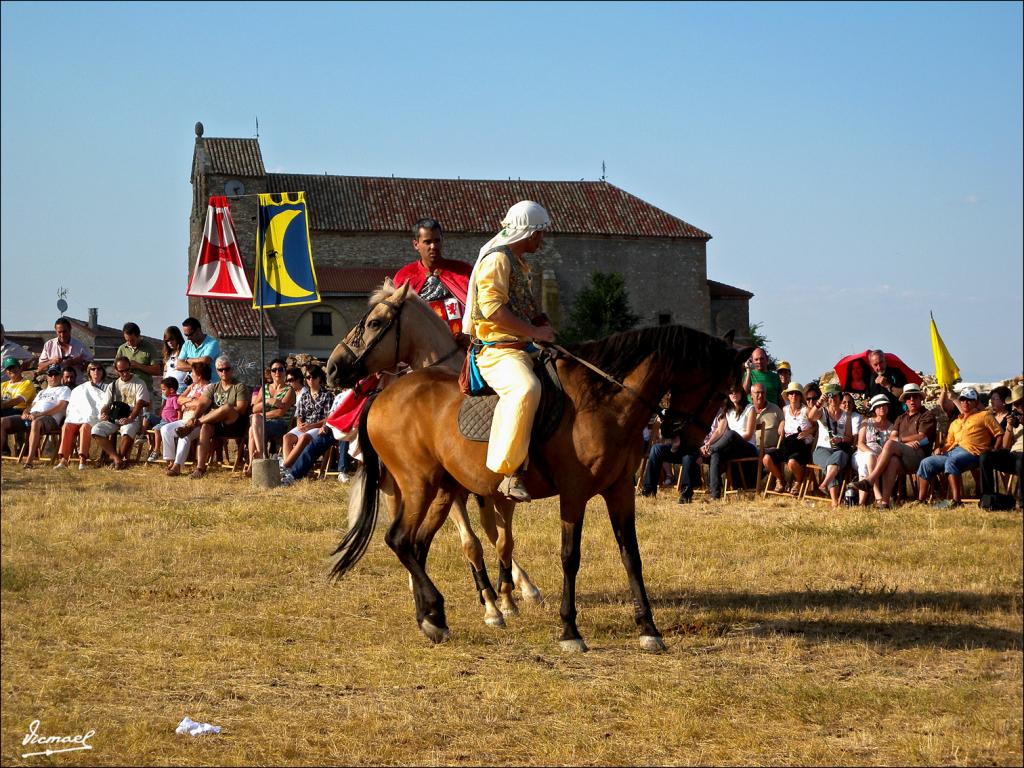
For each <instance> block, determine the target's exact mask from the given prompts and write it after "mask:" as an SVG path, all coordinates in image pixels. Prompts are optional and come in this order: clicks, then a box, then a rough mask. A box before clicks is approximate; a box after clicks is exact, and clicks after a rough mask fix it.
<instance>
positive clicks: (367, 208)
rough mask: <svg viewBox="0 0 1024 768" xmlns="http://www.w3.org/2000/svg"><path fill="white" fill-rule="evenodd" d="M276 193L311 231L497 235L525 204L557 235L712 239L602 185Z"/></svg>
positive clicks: (280, 187) (375, 180)
mask: <svg viewBox="0 0 1024 768" xmlns="http://www.w3.org/2000/svg"><path fill="white" fill-rule="evenodd" d="M267 188H268V190H270V191H272V192H300V191H304V192H305V193H306V199H307V200H309V202H310V227H311V228H312V229H315V230H334V231H347V232H407V231H408V230H409V228H410V227H411V226H412V224H413V222H414V221H415V220H416V219H417V218H419V217H420V216H433V217H434V218H437V219H439V220H440V221H441V223H442V224H443V225H444V228H445V230H446V231H448V232H459V233H472V234H494V233H495V232H497V231H498V229H499V222H500V220H501V217H502V216H503V215H504V214H505V211H507V210H508V209H509V208H510V207H511V206H512V205H514V204H515V203H517V202H519V201H520V200H534V201H536V202H538V203H540V204H541V205H543V206H544V207H545V208H547V210H548V212H549V213H550V214H551V219H552V222H553V224H554V227H553V231H554V232H555V233H556V234H559V233H561V234H574V235H625V236H647V237H679V238H696V239H701V240H707V239H710V237H711V235H709V234H708V233H707V232H704V231H703V230H700V229H698V228H697V227H695V226H693V225H692V224H688V223H687V222H685V221H683V220H682V219H679V218H677V217H675V216H672V215H670V214H668V213H666V212H665V211H663V210H661V209H660V208H657V207H655V206H653V205H651V204H650V203H647V202H645V201H643V200H641V199H640V198H639V197H636V196H634V195H631V194H629V193H628V192H626V191H625V190H622V189H619V188H618V187H616V186H615V185H614V184H609V183H607V182H604V181H474V180H469V179H402V178H399V179H396V178H384V177H374V176H327V175H324V176H317V175H304V174H285V173H271V174H268V175H267Z"/></svg>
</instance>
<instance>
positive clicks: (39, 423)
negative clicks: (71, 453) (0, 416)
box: [2, 365, 75, 469]
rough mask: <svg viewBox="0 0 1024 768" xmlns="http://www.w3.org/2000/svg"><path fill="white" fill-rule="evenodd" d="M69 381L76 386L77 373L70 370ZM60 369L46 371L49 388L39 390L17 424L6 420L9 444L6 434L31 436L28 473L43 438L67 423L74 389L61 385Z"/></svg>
mask: <svg viewBox="0 0 1024 768" xmlns="http://www.w3.org/2000/svg"><path fill="white" fill-rule="evenodd" d="M67 372H68V380H69V381H71V382H72V384H73V383H74V375H75V369H74V368H71V367H68V369H67ZM61 374H62V371H61V367H60V366H59V365H51V366H50V367H49V368H47V369H46V387H45V388H44V389H41V390H39V392H37V393H36V396H35V397H34V398H33V400H32V405H30V406H29V407H28V408H26V409H25V410H24V411H22V412H21V417H20V418H18V417H15V418H16V419H17V422H14V423H12V422H11V421H8V420H7V419H4V421H5V422H7V425H6V426H7V429H6V432H5V433H2V434H3V439H4V440H5V441H6V439H7V433H11V432H16V433H25V432H28V433H29V437H28V451H27V453H28V458H27V459H25V469H33V468H34V467H35V465H34V464H33V460H34V458H35V455H36V451H38V450H39V446H40V445H41V444H42V442H43V435H47V434H54V433H56V432H59V431H60V425H61V422H63V421H64V412H65V411H66V410H67V407H68V398H70V397H71V388H70V387H68V386H67V385H65V384H63V383H62V378H61Z"/></svg>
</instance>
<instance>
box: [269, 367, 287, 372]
mask: <svg viewBox="0 0 1024 768" xmlns="http://www.w3.org/2000/svg"><path fill="white" fill-rule="evenodd" d="M270 372H271V373H284V368H271V369H270Z"/></svg>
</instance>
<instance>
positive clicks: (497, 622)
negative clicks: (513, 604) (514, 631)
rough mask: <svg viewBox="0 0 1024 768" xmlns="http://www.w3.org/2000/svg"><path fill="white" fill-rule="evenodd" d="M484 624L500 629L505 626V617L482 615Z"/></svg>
mask: <svg viewBox="0 0 1024 768" xmlns="http://www.w3.org/2000/svg"><path fill="white" fill-rule="evenodd" d="M484 624H486V625H487V626H488V627H498V628H500V629H504V628H505V617H504V616H501V615H500V614H499V615H498V616H484Z"/></svg>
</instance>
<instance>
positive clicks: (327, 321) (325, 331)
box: [311, 312, 334, 336]
mask: <svg viewBox="0 0 1024 768" xmlns="http://www.w3.org/2000/svg"><path fill="white" fill-rule="evenodd" d="M311 317H312V318H313V330H312V332H311V333H312V335H313V336H333V335H334V334H333V333H332V332H331V313H330V312H313V313H311Z"/></svg>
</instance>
